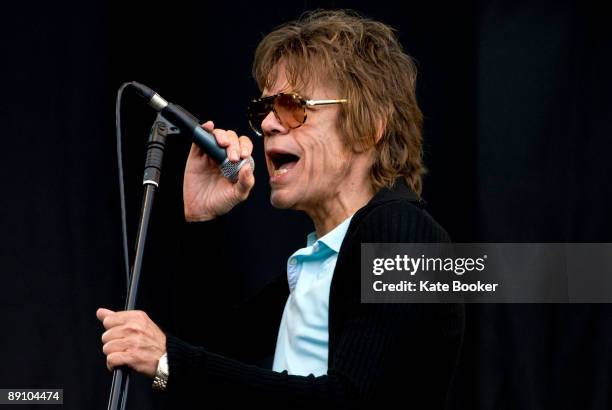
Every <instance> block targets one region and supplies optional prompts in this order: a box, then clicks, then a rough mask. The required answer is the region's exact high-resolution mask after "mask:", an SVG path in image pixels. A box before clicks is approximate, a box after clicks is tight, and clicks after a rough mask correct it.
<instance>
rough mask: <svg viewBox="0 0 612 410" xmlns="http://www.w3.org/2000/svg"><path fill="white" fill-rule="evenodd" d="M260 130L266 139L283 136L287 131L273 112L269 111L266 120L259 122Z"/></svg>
mask: <svg viewBox="0 0 612 410" xmlns="http://www.w3.org/2000/svg"><path fill="white" fill-rule="evenodd" d="M261 130H262V131H263V134H264V136H266V137H270V136H272V135H276V134H284V133H286V132H287V131H289V129H288V128H287V127H285V126H284V125H283V124H282V123H281V122H280V120H279V119H278V116H277V115H276V113H275V112H274V111H270V112H269V113H268V115H267V116H266V118H264V119H263V121H262V122H261Z"/></svg>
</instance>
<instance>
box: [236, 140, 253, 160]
mask: <svg viewBox="0 0 612 410" xmlns="http://www.w3.org/2000/svg"><path fill="white" fill-rule="evenodd" d="M238 142H239V144H240V158H248V157H250V156H251V153H252V152H253V143H252V142H251V139H250V138H249V137H245V136H242V137H240V138H238Z"/></svg>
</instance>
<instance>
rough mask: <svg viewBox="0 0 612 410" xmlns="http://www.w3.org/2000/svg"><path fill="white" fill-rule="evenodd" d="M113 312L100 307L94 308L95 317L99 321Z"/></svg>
mask: <svg viewBox="0 0 612 410" xmlns="http://www.w3.org/2000/svg"><path fill="white" fill-rule="evenodd" d="M113 313H115V312H114V311H112V310H110V309H105V308H100V309H98V310H96V317H97V318H98V320H99V321H100V322H102V321H104V319H105V318H106V317H107V316H108V315H112V314H113Z"/></svg>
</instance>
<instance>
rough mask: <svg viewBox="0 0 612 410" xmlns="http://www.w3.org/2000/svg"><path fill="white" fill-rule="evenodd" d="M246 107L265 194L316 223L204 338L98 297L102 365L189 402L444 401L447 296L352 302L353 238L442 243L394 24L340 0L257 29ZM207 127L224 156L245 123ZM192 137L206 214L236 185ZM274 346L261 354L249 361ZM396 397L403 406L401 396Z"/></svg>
mask: <svg viewBox="0 0 612 410" xmlns="http://www.w3.org/2000/svg"><path fill="white" fill-rule="evenodd" d="M253 74H254V77H255V79H256V81H257V83H258V85H259V88H260V90H261V92H262V96H261V98H259V99H256V100H254V101H252V102H251V104H250V105H249V107H248V118H249V123H250V126H251V127H252V129H253V131H254V132H255V134H257V135H258V136H259V137H261V138H263V142H264V147H265V157H266V165H267V168H268V173H269V175H270V186H271V197H270V202H271V203H272V205H273V206H275V207H277V208H282V209H295V210H300V211H303V212H305V213H306V214H307V215H308V216H309V217H310V218H311V219H312V221H313V224H314V227H315V231H314V232H313V233H311V234H310V235H308V237H307V246H306V247H304V248H302V249H299V250H297V251H296V252H295V253H294V254H293V255H291V256H290V257H289V258H288V262H287V271H286V273H285V272H283V274H282V275H281V276H279V278H278V279H277V280H276V281H274V282H273V283H271V284H269V285H268V286H267V287H266V288H264V290H263V291H261V292H260V293H259V294H257V295H256V296H254V297H252V298H251V299H249V300H248V301H246V302H245V303H244V304H242V305H240V306H238V307H237V308H236V309H235V312H233V314H232V320H231V321H228V323H227V326H226V327H224V329H222V330H219V331H218V332H216V334H215V335H213V336H214V337H212V336H211V342H210V344H207V345H206V346H205V347H195V346H191V345H189V344H187V343H186V342H184V341H182V340H179V339H178V338H176V337H174V336H171V335H169V334H165V333H164V332H162V331H161V330H160V329H159V327H158V326H157V325H155V323H153V321H151V319H149V318H148V316H147V315H146V314H145V313H144V312H140V311H130V312H113V311H110V310H108V309H98V311H97V317H98V319H100V320H101V321H102V322H103V325H104V327H105V328H106V331H105V332H104V334H103V335H102V342H103V343H104V346H103V351H104V353H105V354H106V356H107V366H108V368H109V369H112V368H114V367H117V366H129V367H131V368H132V369H134V370H135V371H137V372H140V373H143V374H145V375H147V376H150V377H151V378H153V379H154V386H155V387H156V388H157V389H160V390H165V391H167V392H168V393H169V394H175V395H176V397H182V399H185V398H187V399H188V400H189V401H190V403H191V405H193V407H198V405H201V407H202V408H206V407H205V406H206V404H208V403H218V402H219V400H220V401H221V402H223V403H226V405H227V406H230V407H231V406H232V404H234V405H235V404H238V403H248V404H250V405H251V406H257V405H262V406H264V408H283V409H294V408H308V409H312V410H314V409H317V408H328V407H330V408H331V407H333V408H362V407H370V406H378V407H380V405H381V404H382V403H383V402H388V401H389V400H392V399H395V400H397V401H398V402H399V403H405V404H406V406H405V407H406V408H408V407H410V406H412V407H413V408H443V407H444V406H445V404H446V402H447V393H448V389H449V386H450V383H451V379H452V376H453V371H454V368H455V366H456V361H457V357H458V351H459V348H460V344H461V340H462V334H463V307H462V306H461V305H456V304H362V303H361V302H360V245H361V243H366V242H374V243H385V242H408V243H414V242H429V243H431V242H447V241H448V240H449V239H448V236H447V234H446V232H445V231H444V230H443V229H442V228H441V227H440V226H439V225H438V224H437V223H436V222H435V221H434V220H433V219H432V218H431V216H429V214H428V213H427V212H425V211H424V210H423V202H422V201H421V199H420V192H421V177H422V174H423V173H424V167H423V164H422V159H421V158H422V138H421V125H422V114H421V112H420V110H419V107H418V105H417V102H416V96H415V81H416V68H415V65H414V62H413V60H412V59H411V58H410V57H409V56H408V55H407V54H406V53H404V51H403V50H402V47H401V45H400V44H399V42H398V40H397V37H396V35H395V33H394V31H393V30H392V29H391V28H390V27H388V26H386V25H385V24H382V23H380V22H376V21H372V20H368V19H364V18H361V17H359V16H357V15H355V14H354V13H349V12H345V11H317V12H313V13H310V14H308V15H307V16H305V17H303V18H302V19H300V20H299V21H294V22H291V23H288V24H285V25H283V26H281V27H280V28H278V29H276V30H275V31H273V32H272V33H270V34H268V35H267V36H266V37H265V38H264V39H263V40H262V42H261V43H260V44H259V46H258V47H257V51H256V53H255V61H254V64H253ZM203 127H204V128H205V129H206V130H208V131H211V132H213V134H214V135H215V137H216V139H217V142H218V143H219V145H220V146H222V147H224V148H226V149H227V154H228V157H229V159H230V160H233V161H238V160H239V159H240V158H248V157H249V156H250V155H251V151H252V148H253V145H252V143H251V140H250V139H249V138H248V137H246V136H241V137H238V136H237V135H236V133H235V132H233V131H229V130H227V131H226V130H222V129H215V127H214V125H213V123H212V122H210V121H209V122H207V123H205V124H203ZM254 183H255V179H254V177H253V172H252V170H251V169H250V167H248V166H246V167H243V168H242V169H241V170H240V175H239V180H238V181H237V182H236V183H235V184H232V183H231V182H229V181H228V180H227V179H225V178H224V177H223V176H222V175H221V174H220V172H219V168H218V166H217V164H215V163H214V162H213V161H212V160H211V159H210V158H208V156H207V155H206V154H205V153H204V152H203V151H201V150H200V149H199V148H198V147H196V146H195V145H194V146H192V149H191V152H190V154H189V159H188V161H187V166H186V169H185V179H184V187H183V195H184V204H185V218H186V219H187V221H190V222H191V221H200V222H201V221H209V220H212V219H214V218H216V217H218V216H220V215H223V214H225V213H227V212H229V211H230V210H231V209H232V208H233V207H234V206H236V205H237V204H238V203H240V202H241V201H244V200H246V199H247V197H248V195H249V192H250V190H251V188H252V187H253V185H254ZM272 354H273V355H274V363H273V366H272V369H266V368H261V367H256V366H253V365H249V364H246V362H247V361H251V360H253V359H257V358H259V359H261V358H264V357H269V356H270V355H272ZM402 407H403V406H402Z"/></svg>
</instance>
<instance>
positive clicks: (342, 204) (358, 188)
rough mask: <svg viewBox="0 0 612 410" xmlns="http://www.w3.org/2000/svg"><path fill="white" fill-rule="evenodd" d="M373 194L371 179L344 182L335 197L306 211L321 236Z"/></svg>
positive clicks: (357, 208) (319, 236) (368, 199)
mask: <svg viewBox="0 0 612 410" xmlns="http://www.w3.org/2000/svg"><path fill="white" fill-rule="evenodd" d="M364 187H368V188H367V189H364ZM373 196H374V191H373V189H372V188H371V187H370V183H369V181H363V182H362V183H359V184H356V183H350V182H349V183H347V184H343V187H342V191H340V192H336V194H335V195H333V197H330V198H328V199H326V200H324V201H322V202H319V203H318V204H317V206H315V207H312V208H311V209H308V210H305V211H306V213H307V214H308V216H309V217H310V219H311V220H312V221H313V223H314V226H315V230H316V232H317V237H318V238H321V237H322V236H324V235H325V234H327V233H328V232H330V231H331V230H332V229H334V228H335V227H336V226H338V225H340V224H341V223H342V221H344V220H345V219H346V218H348V217H349V216H351V215H353V214H354V213H355V212H357V211H358V210H359V209H360V208H362V207H363V206H365V205H366V204H367V203H368V201H370V199H371V198H372V197H373Z"/></svg>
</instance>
